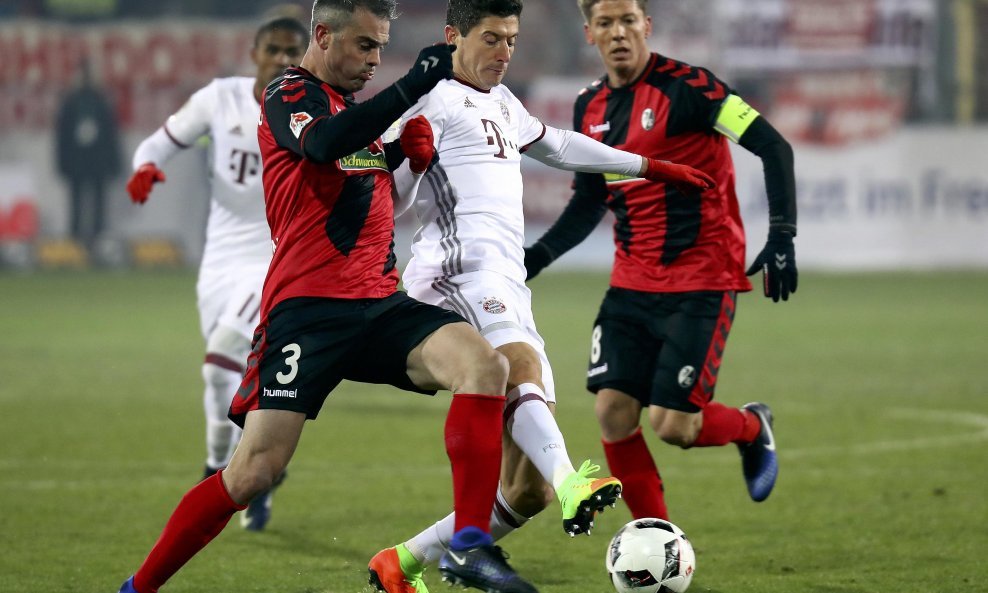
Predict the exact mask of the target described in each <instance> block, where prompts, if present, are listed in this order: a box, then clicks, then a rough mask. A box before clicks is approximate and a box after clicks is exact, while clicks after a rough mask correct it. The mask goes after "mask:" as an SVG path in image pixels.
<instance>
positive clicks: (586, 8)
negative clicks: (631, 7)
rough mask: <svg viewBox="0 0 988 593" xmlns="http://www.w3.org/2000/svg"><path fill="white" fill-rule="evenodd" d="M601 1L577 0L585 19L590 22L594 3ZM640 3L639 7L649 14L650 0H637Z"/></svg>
mask: <svg viewBox="0 0 988 593" xmlns="http://www.w3.org/2000/svg"><path fill="white" fill-rule="evenodd" d="M598 2H600V0H576V3H577V4H579V5H580V12H582V13H583V20H585V21H587V22H588V23H589V22H590V12H591V9H593V5H594V4H597V3H598ZM635 3H636V4H638V8H640V9H642V12H644V13H645V14H648V0H635Z"/></svg>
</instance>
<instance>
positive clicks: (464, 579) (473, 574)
mask: <svg viewBox="0 0 988 593" xmlns="http://www.w3.org/2000/svg"><path fill="white" fill-rule="evenodd" d="M469 541H472V542H474V543H475V544H479V545H473V546H470V547H464V546H463V544H464V542H469ZM439 573H440V574H442V576H443V580H444V581H447V582H450V583H453V584H459V585H463V586H464V587H473V588H475V589H480V590H481V591H486V592H487V593H538V589H536V588H535V587H534V586H532V584H531V583H529V582H528V581H526V580H525V579H523V578H521V577H520V576H518V573H516V572H515V571H514V569H512V568H511V567H510V566H509V565H508V556H507V554H505V553H504V550H502V549H501V547H500V546H495V545H494V543H493V539H491V536H490V534H487V533H484V532H483V531H481V530H480V529H478V528H476V527H465V528H463V529H461V530H460V531H458V532H457V533H456V535H454V536H453V540H452V541H451V542H450V547H449V549H448V550H446V553H444V554H443V555H442V557H441V558H440V559H439Z"/></svg>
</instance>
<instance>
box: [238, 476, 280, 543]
mask: <svg viewBox="0 0 988 593" xmlns="http://www.w3.org/2000/svg"><path fill="white" fill-rule="evenodd" d="M286 477H288V472H287V471H283V472H281V475H280V476H278V479H277V480H275V482H274V486H271V489H270V490H265V491H264V492H262V493H260V494H258V495H257V496H255V497H254V499H253V500H251V501H250V502H249V503H248V504H247V508H246V509H245V510H244V512H243V513H242V514H241V515H240V526H241V527H243V528H244V529H246V530H247V531H263V530H264V527H265V526H267V524H268V521H270V520H271V503H272V502H273V498H274V491H275V489H276V488H277V487H278V486H280V485H281V483H282V482H284V481H285V478H286Z"/></svg>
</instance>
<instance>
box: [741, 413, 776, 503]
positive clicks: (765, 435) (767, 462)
mask: <svg viewBox="0 0 988 593" xmlns="http://www.w3.org/2000/svg"><path fill="white" fill-rule="evenodd" d="M743 408H744V409H745V410H748V411H749V412H751V413H752V414H754V415H756V416H758V419H759V420H760V421H761V424H762V428H761V430H760V431H758V436H757V437H755V440H753V441H751V442H750V443H748V444H746V445H738V450H739V451H740V453H741V469H742V470H743V471H744V481H745V484H747V485H748V494H749V495H750V496H751V500H753V501H755V502H761V501H763V500H765V499H766V498H768V495H769V494H771V493H772V488H774V487H775V479H776V478H777V477H778V476H779V460H778V458H777V457H776V454H775V433H774V432H772V410H771V409H769V407H768V406H767V405H765V404H763V403H760V402H752V403H750V404H745V405H744V406H743Z"/></svg>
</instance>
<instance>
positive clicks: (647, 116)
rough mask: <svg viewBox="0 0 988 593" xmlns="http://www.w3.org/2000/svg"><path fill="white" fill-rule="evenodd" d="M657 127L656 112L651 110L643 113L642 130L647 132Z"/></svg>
mask: <svg viewBox="0 0 988 593" xmlns="http://www.w3.org/2000/svg"><path fill="white" fill-rule="evenodd" d="M653 127H655V112H654V111H652V110H651V109H646V110H645V111H642V129H644V130H645V131H646V132H647V131H649V130H651V129H652V128H653Z"/></svg>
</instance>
